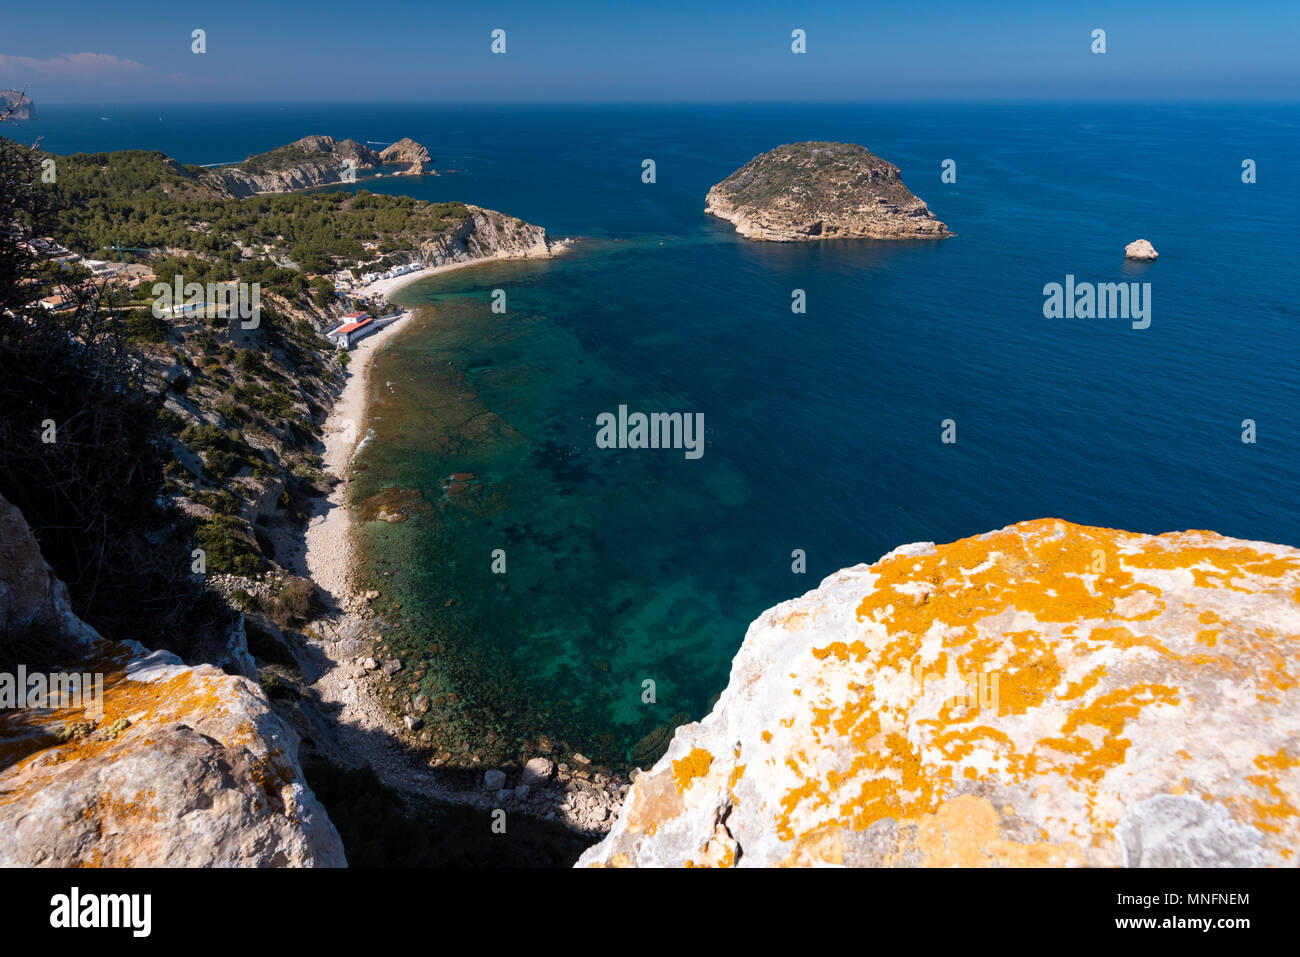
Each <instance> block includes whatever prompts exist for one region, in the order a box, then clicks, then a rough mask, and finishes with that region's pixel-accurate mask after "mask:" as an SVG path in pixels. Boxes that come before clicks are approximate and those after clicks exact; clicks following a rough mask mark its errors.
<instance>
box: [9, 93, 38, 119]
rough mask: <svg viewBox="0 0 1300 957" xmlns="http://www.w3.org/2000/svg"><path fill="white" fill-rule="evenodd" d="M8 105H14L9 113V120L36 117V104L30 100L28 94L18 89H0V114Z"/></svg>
mask: <svg viewBox="0 0 1300 957" xmlns="http://www.w3.org/2000/svg"><path fill="white" fill-rule="evenodd" d="M10 107H15V109H14V111H13V112H12V113H10V114H9V119H11V120H34V119H36V104H35V103H33V102H32V98H31V97H30V96H26V95H25V94H23V93H22V92H21V91H20V90H0V115H2V114H4V112H5V111H6V110H8V109H9V108H10Z"/></svg>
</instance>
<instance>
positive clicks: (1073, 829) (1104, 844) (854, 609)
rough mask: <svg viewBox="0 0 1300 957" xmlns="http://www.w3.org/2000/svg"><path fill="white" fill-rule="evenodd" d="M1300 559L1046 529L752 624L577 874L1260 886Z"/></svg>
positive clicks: (1294, 631) (1284, 740)
mask: <svg viewBox="0 0 1300 957" xmlns="http://www.w3.org/2000/svg"><path fill="white" fill-rule="evenodd" d="M1298 636H1300V550H1297V549H1295V548H1288V547H1285V546H1281V545H1271V544H1266V543H1262V542H1246V541H1239V540H1236V539H1231V538H1225V537H1223V536H1221V535H1216V534H1214V533H1213V532H1204V531H1188V532H1174V533H1169V534H1165V535H1159V536H1152V535H1137V534H1132V533H1129V532H1122V531H1116V530H1114V529H1105V528H1091V527H1086V526H1080V525H1073V524H1070V523H1068V522H1063V521H1057V520H1052V519H1043V520H1039V521H1033V522H1025V523H1022V524H1019V525H1013V526H1010V527H1008V528H1004V529H1001V530H999V531H996V532H990V533H988V534H985V535H980V536H977V537H975V538H969V539H964V540H962V541H959V542H954V543H952V544H948V545H939V546H936V545H934V544H933V543H929V542H925V543H918V544H914V545H907V546H904V547H902V548H899V549H896V550H895V551H893V552H890V553H889V554H888V555H886V556H884V557H883V558H881V559H880V560H879V561H877V562H876V563H875V564H873V565H857V566H854V567H852V568H846V569H844V570H842V571H840V572H838V573H836V574H834V575H831V576H830V577H828V578H827V579H825V580H824V581H823V582H822V583H821V585H820V586H819V587H818V588H817V589H815V590H814V591H811V592H809V593H807V594H806V595H804V596H803V597H801V598H797V599H795V600H793V601H788V602H785V603H784V604H781V605H778V606H776V607H775V608H773V609H770V610H769V611H767V612H765V613H764V614H763V615H762V616H761V617H760V618H759V619H758V620H756V621H755V622H754V623H753V624H752V625H751V626H750V628H749V630H748V632H747V633H746V636H745V640H744V644H743V645H742V646H741V649H740V651H739V652H738V653H737V655H736V657H735V659H734V661H733V664H732V670H731V678H730V682H729V683H728V685H727V688H726V690H725V691H724V692H723V693H722V696H721V698H720V699H719V701H718V703H717V705H716V706H715V707H714V709H713V711H712V713H710V714H709V715H708V716H707V717H706V718H705V719H704V720H703V721H701V722H699V723H696V724H688V725H685V726H683V727H681V728H679V729H678V730H677V733H676V735H675V736H674V738H673V741H672V744H671V746H670V747H669V749H668V752H667V754H665V755H664V757H663V758H662V759H660V760H659V762H658V763H656V764H655V765H654V766H653V767H652V768H651V769H650V770H649V771H648V772H645V773H643V774H641V775H639V776H637V777H636V778H635V780H634V783H633V785H632V788H631V791H630V792H629V794H628V798H627V800H626V802H625V804H624V806H623V809H622V812H621V813H620V815H619V818H618V821H617V823H616V824H615V825H614V828H613V830H612V831H611V833H610V834H609V835H608V836H607V837H606V838H605V839H604V840H602V841H601V842H600V843H599V844H598V845H596V846H595V847H593V848H591V849H590V850H589V851H587V852H586V853H585V854H584V855H583V857H582V859H581V860H580V862H579V864H580V866H582V865H586V866H615V867H618V866H669V867H690V866H732V865H739V866H750V867H763V866H776V865H787V866H788V865H846V866H868V867H911V866H933V867H949V866H972V867H983V866H1009V867H1024V866H1095V867H1116V866H1136V867H1151V866H1163V867H1170V866H1178V867H1219V866H1245V867H1253V866H1277V867H1294V866H1295V859H1294V856H1295V853H1296V847H1297V846H1298V845H1300V809H1298V808H1300V682H1298V681H1297V677H1298V676H1300V675H1298V672H1300V666H1298V665H1297V663H1296V662H1297V658H1296V642H1297V640H1298Z"/></svg>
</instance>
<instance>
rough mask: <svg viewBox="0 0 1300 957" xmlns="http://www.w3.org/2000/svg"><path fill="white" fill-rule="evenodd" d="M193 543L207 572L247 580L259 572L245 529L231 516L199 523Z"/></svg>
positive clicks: (258, 557) (257, 559)
mask: <svg viewBox="0 0 1300 957" xmlns="http://www.w3.org/2000/svg"><path fill="white" fill-rule="evenodd" d="M194 540H195V541H197V542H198V543H199V548H201V549H203V553H204V555H206V556H207V567H208V569H209V570H210V571H215V572H223V573H225V574H229V575H243V576H245V577H251V576H253V575H256V574H257V573H258V572H260V571H261V570H262V557H261V555H259V554H258V552H257V549H256V548H255V547H254V545H253V540H252V536H251V535H250V534H249V532H248V526H247V525H246V524H245V523H244V522H242V521H240V520H239V519H238V518H236V517H234V516H233V515H214V516H213V517H212V518H210V519H208V520H206V521H204V522H201V523H200V524H199V526H198V528H197V529H195V531H194Z"/></svg>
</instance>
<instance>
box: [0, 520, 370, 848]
mask: <svg viewBox="0 0 1300 957" xmlns="http://www.w3.org/2000/svg"><path fill="white" fill-rule="evenodd" d="M0 541H3V542H4V543H5V545H6V546H10V547H7V548H5V549H0V607H3V609H4V614H5V618H4V619H3V621H2V622H0V625H3V627H2V628H0V660H4V661H5V662H6V666H5V667H4V668H0V671H3V672H5V673H6V677H7V678H8V680H9V681H10V682H12V681H14V680H15V679H14V678H12V677H8V676H13V675H16V674H18V671H17V669H16V667H15V666H14V662H15V661H22V662H23V663H24V666H25V668H26V670H27V672H28V673H29V674H32V673H36V672H38V671H41V672H45V671H54V670H59V671H72V672H76V673H87V674H98V675H101V676H102V688H103V695H102V700H101V701H100V702H99V708H101V709H102V713H101V711H100V710H99V709H97V708H96V707H94V704H93V702H91V701H87V700H81V701H75V702H74V701H62V702H41V704H43V705H48V706H46V707H35V706H28V707H16V708H15V707H6V708H5V709H3V710H0V831H3V833H4V835H5V840H4V841H3V842H0V867H31V866H51V867H65V866H82V865H96V866H99V865H102V866H110V867H111V866H127V865H130V866H136V867H224V866H248V867H276V866H298V867H303V866H308V867H309V866H323V867H341V866H345V865H346V861H345V859H344V854H343V847H342V843H341V842H340V840H339V835H338V833H337V831H336V830H335V829H334V825H333V824H332V823H330V820H329V818H328V817H327V815H326V814H325V811H324V809H323V808H321V806H320V804H319V803H318V802H317V800H316V798H315V796H314V795H313V794H312V792H311V790H310V789H309V788H308V787H307V785H306V783H305V781H304V780H303V776H302V771H301V768H300V767H299V766H298V759H297V749H298V738H297V736H296V735H295V734H294V732H293V731H291V730H290V729H289V728H288V727H287V726H286V725H285V724H284V723H283V722H282V721H281V720H280V719H279V718H278V717H277V716H276V715H275V714H274V713H273V712H272V711H271V708H270V705H269V703H268V701H267V699H266V697H265V695H264V694H263V693H262V691H261V689H260V688H259V687H258V685H257V684H256V683H254V682H252V681H250V680H248V679H247V678H243V677H237V676H232V675H228V674H225V673H223V672H222V671H220V670H218V669H217V668H214V667H212V666H211V665H200V666H198V667H187V666H186V665H184V664H182V663H181V660H180V659H179V658H177V657H176V656H175V655H173V654H170V653H168V652H150V651H149V650H147V649H145V648H144V647H142V646H141V645H139V644H138V643H136V642H107V641H103V640H102V639H101V638H100V637H99V635H97V634H96V633H95V632H94V631H93V630H92V629H90V628H89V627H88V626H87V625H85V624H84V623H82V622H80V621H79V620H78V619H76V617H75V616H73V614H72V613H71V611H70V610H69V609H68V605H67V593H66V589H64V587H63V585H62V583H60V582H59V581H58V579H57V578H56V577H55V576H54V574H53V572H51V570H50V568H49V566H48V565H47V564H45V562H44V560H43V559H42V558H41V555H40V551H39V549H38V548H37V545H36V542H35V540H34V539H33V537H32V535H31V532H30V530H29V529H28V527H27V524H26V522H24V521H23V518H22V516H21V515H20V514H19V513H18V511H17V509H15V508H14V507H13V506H12V505H11V504H10V503H9V502H8V501H6V500H4V499H3V498H0ZM37 639H39V640H37ZM52 648H57V649H58V651H59V652H60V653H61V660H62V661H63V662H64V664H63V666H62V667H60V668H58V669H55V668H46V669H41V668H40V667H38V662H34V661H31V660H30V659H29V658H28V657H27V656H28V655H30V654H33V653H37V649H45V650H49V649H52ZM244 654H245V656H246V655H247V651H246V649H245V650H244ZM3 680H4V679H0V681H3ZM11 690H12V686H11ZM55 705H59V706H57V707H56V706H55ZM73 705H76V706H73Z"/></svg>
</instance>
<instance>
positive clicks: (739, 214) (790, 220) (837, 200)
mask: <svg viewBox="0 0 1300 957" xmlns="http://www.w3.org/2000/svg"><path fill="white" fill-rule="evenodd" d="M704 211H705V212H706V213H711V214H712V215H714V216H718V217H720V218H722V219H725V220H727V221H728V222H730V223H732V224H734V225H735V227H736V232H738V233H740V235H742V236H744V237H745V238H747V239H766V240H774V241H777V242H796V241H811V240H819V239H853V238H865V239H943V238H944V237H946V236H951V235H952V233H950V232H949V231H948V227H947V226H945V225H944V224H943V223H941V222H940V221H939V220H938V219H937V218H936V217H935V215H934V214H933V213H931V212H930V210H929V208H928V207H927V206H926V205H925V203H924V202H923V201H922V200H921V199H920V198H919V197H917V196H916V195H915V194H913V193H912V191H911V190H910V189H908V188H907V187H906V186H904V185H903V179H902V176H901V175H900V174H899V171H898V167H897V166H895V165H894V164H893V163H890V162H888V161H886V160H883V159H881V158H880V157H879V156H876V155H875V154H874V153H872V152H870V151H869V150H867V149H866V148H865V147H862V146H857V145H855V144H853V143H819V142H812V143H789V144H786V145H785V146H778V147H777V148H776V149H774V150H772V151H771V152H768V153H763V154H762V155H761V156H756V157H754V158H753V159H752V160H750V161H749V162H748V163H746V164H745V165H744V166H742V167H741V168H740V169H738V170H736V172H734V173H732V174H731V175H730V176H728V177H727V178H726V179H724V180H723V181H722V182H721V183H719V184H718V185H717V186H714V187H713V188H712V189H711V190H709V194H708V197H707V198H706V200H705V208H704Z"/></svg>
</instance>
